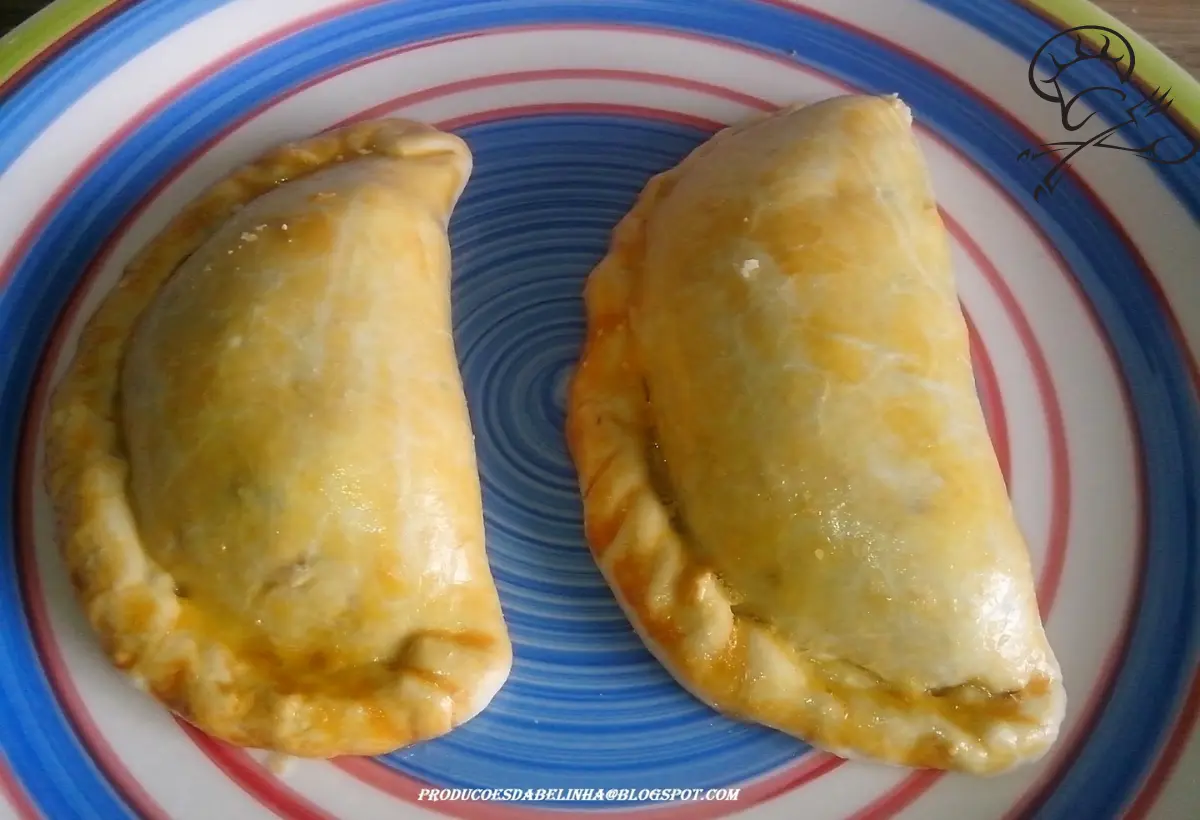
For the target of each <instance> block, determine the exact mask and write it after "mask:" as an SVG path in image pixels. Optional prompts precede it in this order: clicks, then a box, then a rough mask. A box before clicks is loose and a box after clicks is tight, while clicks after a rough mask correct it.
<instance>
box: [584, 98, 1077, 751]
mask: <svg viewBox="0 0 1200 820" xmlns="http://www.w3.org/2000/svg"><path fill="white" fill-rule="evenodd" d="M585 301H586V306H587V322H588V335H587V342H586V346H585V350H584V353H583V356H582V359H581V362H580V366H579V369H578V371H577V373H576V375H575V378H574V381H573V384H572V390H571V397H570V402H569V413H568V423H567V424H568V442H569V445H570V448H571V452H572V456H573V458H574V460H575V463H576V466H577V468H578V472H579V479H580V485H581V488H582V490H583V494H584V510H585V515H584V518H585V527H586V535H587V540H588V542H589V544H590V546H591V549H592V552H593V554H594V555H595V557H596V560H597V563H598V564H599V566H600V568H601V570H602V572H603V573H604V575H605V577H606V578H607V580H608V582H609V584H610V585H611V587H612V588H613V590H614V592H615V594H616V596H617V598H618V600H619V601H620V603H621V605H622V607H623V608H624V610H625V612H626V613H627V615H628V616H629V618H630V620H631V622H632V623H633V625H634V626H635V627H636V629H637V630H638V632H639V634H640V635H641V636H642V638H643V640H644V641H645V642H646V643H647V646H648V647H649V648H650V649H651V650H652V651H653V652H654V654H655V655H656V656H657V657H658V658H659V659H660V660H661V661H662V663H663V664H664V666H665V667H666V668H667V669H668V670H669V671H670V672H671V673H672V674H673V675H674V676H675V677H676V678H677V679H678V680H679V681H680V683H681V684H682V685H683V686H685V687H686V688H687V689H688V690H689V691H691V692H692V693H693V694H695V695H696V696H697V697H699V698H700V699H702V700H704V701H705V702H707V703H709V704H710V705H712V706H714V707H715V708H717V709H719V710H722V711H724V712H725V713H727V714H729V715H732V716H735V717H739V718H743V719H747V720H752V721H757V722H760V723H763V724H766V725H769V726H773V727H776V728H778V729H781V730H783V731H785V732H787V733H790V734H793V735H796V736H798V737H800V738H803V739H805V740H807V741H808V742H810V743H812V744H814V745H817V746H820V747H823V748H825V749H828V750H830V751H833V752H835V753H837V754H841V755H843V756H849V757H859V756H861V757H868V758H874V759H878V760H882V761H886V762H890V763H895V764H901V765H908V766H918V767H934V768H945V769H955V770H961V771H966V772H972V773H980V774H987V773H996V772H1000V771H1004V770H1006V769H1009V768H1011V767H1012V766H1014V765H1016V764H1019V763H1021V762H1025V761H1029V760H1033V759H1036V758H1038V757H1040V756H1041V755H1042V754H1044V753H1045V752H1046V750H1047V749H1048V748H1049V746H1050V745H1051V744H1052V743H1053V742H1054V740H1055V738H1056V737H1057V734H1058V730H1059V724H1060V723H1061V720H1062V717H1063V711H1064V708H1065V694H1064V689H1063V685H1062V680H1061V673H1060V669H1059V665H1058V662H1057V660H1056V658H1055V656H1054V653H1053V651H1052V649H1051V647H1050V645H1049V644H1048V642H1047V638H1046V635H1045V632H1044V629H1043V625H1042V622H1041V619H1040V616H1039V613H1038V606H1037V601H1036V598H1035V589H1034V580H1033V574H1032V571H1031V568H1030V559H1029V554H1028V550H1027V547H1026V544H1025V542H1024V540H1023V538H1022V535H1021V533H1020V531H1019V530H1018V527H1017V524H1016V521H1015V519H1014V515H1013V511H1012V508H1011V505H1010V501H1009V498H1008V495H1007V491H1006V488H1005V484H1004V480H1003V476H1002V474H1001V472H1000V469H999V466H998V463H997V459H996V456H995V452H994V450H993V448H992V444H991V441H990V440H989V437H988V432H987V429H986V426H985V421H984V416H983V411H982V409H981V407H980V403H979V400H978V397H977V395H976V392H975V385H974V379H973V375H972V371H971V362H970V352H969V345H968V336H967V329H966V324H965V320H964V318H963V315H962V312H961V309H960V306H959V304H958V301H957V297H956V289H955V283H954V278H953V274H952V271H951V267H950V257H949V249H948V241H947V238H946V236H945V231H944V227H943V225H942V223H941V220H940V217H939V215H938V211H937V206H936V203H935V200H934V196H933V193H932V190H931V185H930V182H929V179H928V174H927V170H926V166H925V164H924V160H923V157H922V155H921V153H920V151H919V148H918V146H917V144H916V141H915V139H914V137H913V135H912V132H911V115H910V113H909V111H908V109H907V108H906V107H905V105H904V104H903V103H902V102H901V101H899V100H898V99H895V98H891V97H871V96H849V97H840V98H834V99H832V100H827V101H824V102H821V103H818V104H815V105H812V106H808V107H801V108H793V109H788V110H786V111H782V112H779V113H777V114H775V115H772V116H769V117H766V118H764V119H760V120H758V121H755V122H751V123H748V124H746V125H743V126H738V127H734V128H730V129H726V130H725V131H723V132H721V133H719V134H718V135H716V136H715V137H714V138H713V139H712V140H710V141H709V142H708V143H706V144H705V145H703V146H701V147H700V148H698V149H697V150H696V151H694V152H693V153H692V154H691V155H690V156H689V157H688V158H686V159H685V160H684V161H683V162H682V163H681V164H680V165H679V166H677V167H676V168H674V169H672V170H670V171H668V172H666V173H663V174H661V175H659V176H657V177H655V178H654V179H653V180H652V181H651V182H650V183H649V184H648V185H647V187H646V188H645V190H644V191H643V192H642V194H641V196H640V197H639V199H638V201H637V203H636V205H635V207H634V208H633V209H632V211H631V212H630V213H629V214H628V215H627V216H626V217H625V219H624V220H623V221H622V222H621V223H620V225H619V226H618V227H617V229H616V231H615V232H614V236H613V240H612V246H611V248H610V252H609V254H608V255H607V257H606V258H605V259H604V260H603V261H602V262H601V264H600V265H598V266H597V268H596V269H595V270H594V271H593V272H592V273H591V275H590V277H589V279H588V282H587V286H586V293H585Z"/></svg>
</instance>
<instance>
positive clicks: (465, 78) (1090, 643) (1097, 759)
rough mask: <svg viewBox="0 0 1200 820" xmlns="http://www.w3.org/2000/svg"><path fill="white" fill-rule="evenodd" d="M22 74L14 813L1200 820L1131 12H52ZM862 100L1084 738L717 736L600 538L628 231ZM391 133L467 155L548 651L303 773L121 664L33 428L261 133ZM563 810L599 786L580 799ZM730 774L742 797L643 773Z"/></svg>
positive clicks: (1156, 271) (713, 4)
mask: <svg viewBox="0 0 1200 820" xmlns="http://www.w3.org/2000/svg"><path fill="white" fill-rule="evenodd" d="M1078 26H1082V27H1084V28H1082V29H1079V30H1076V31H1069V32H1066V33H1060V32H1064V30H1066V29H1069V28H1072V27H1078ZM1081 43H1082V44H1081ZM1105 43H1107V48H1105V47H1104V44H1105ZM0 66H3V69H2V71H3V73H4V74H7V75H10V76H8V77H7V80H6V81H5V83H4V85H3V86H0V95H2V96H0V816H3V817H13V816H15V817H19V818H35V817H45V818H50V820H59V818H76V817H80V818H82V817H87V818H103V820H110V818H112V819H114V820H115V818H126V817H142V818H150V819H151V820H157V819H158V818H203V820H211V818H230V820H240V819H241V818H247V819H248V820H255V819H256V818H267V817H271V816H277V817H283V818H296V819H297V820H327V819H328V818H348V819H350V818H352V819H353V820H371V818H389V819H392V820H394V818H404V819H405V820H407V819H408V818H418V817H431V818H432V817H435V816H438V815H441V816H449V817H458V818H468V819H471V818H487V820H492V818H495V819H496V820H524V818H531V820H536V818H537V817H542V816H544V815H545V813H546V812H560V813H561V812H568V813H570V816H572V817H583V816H584V815H589V816H590V815H591V814H593V813H596V812H604V813H606V815H607V816H610V817H620V818H635V817H636V818H645V820H674V819H675V818H688V819H694V820H702V818H718V817H728V816H732V815H738V816H745V817H753V818H760V819H761V820H766V819H768V818H778V819H779V820H797V818H804V820H823V819H824V818H855V819H856V820H867V819H868V818H870V820H884V818H893V817H896V818H921V820H952V819H953V820H959V819H960V818H970V819H971V820H973V819H974V818H1013V819H1014V820H1015V818H1023V817H1038V818H1062V820H1077V819H1078V818H1087V819H1088V820H1091V818H1112V817H1118V816H1126V817H1130V818H1141V817H1154V818H1168V819H1170V820H1185V818H1186V819H1187V820H1194V818H1196V817H1197V816H1200V810H1198V809H1197V807H1198V806H1200V782H1198V778H1200V741H1197V740H1196V739H1195V738H1193V735H1192V729H1193V725H1194V723H1195V722H1196V717H1197V711H1198V706H1200V685H1198V684H1197V655H1198V649H1200V619H1198V614H1197V608H1196V602H1197V593H1198V591H1200V520H1198V507H1197V500H1198V499H1200V413H1198V402H1197V389H1196V386H1197V370H1196V358H1195V357H1196V350H1197V346H1200V277H1198V276H1197V275H1196V273H1197V271H1196V266H1197V260H1200V230H1198V229H1197V216H1198V215H1200V159H1194V161H1193V158H1192V157H1191V155H1192V154H1193V153H1195V152H1196V145H1197V141H1200V136H1198V131H1197V125H1196V123H1197V122H1200V87H1198V86H1197V84H1196V83H1195V82H1194V81H1193V80H1191V79H1190V78H1188V77H1187V76H1186V75H1185V74H1184V73H1183V72H1182V71H1180V70H1179V69H1178V68H1176V67H1174V66H1173V65H1171V64H1170V63H1169V62H1168V61H1167V60H1166V59H1165V58H1164V57H1163V56H1162V55H1160V54H1159V53H1157V52H1155V51H1154V50H1153V49H1152V48H1151V47H1150V46H1149V45H1148V44H1146V43H1145V42H1144V41H1142V40H1141V39H1139V38H1137V37H1136V36H1134V35H1133V34H1131V33H1129V32H1128V31H1127V30H1125V29H1123V28H1121V27H1120V26H1119V25H1118V24H1116V23H1115V21H1113V20H1112V19H1111V18H1108V17H1106V16H1105V15H1104V14H1102V13H1101V12H1099V11H1098V10H1096V9H1095V8H1093V7H1091V6H1089V5H1086V4H1084V3H1080V2H1069V1H1068V0H1058V2H1048V1H1045V2H1042V1H1039V2H1038V3H1036V4H1035V3H1016V2H1008V1H1007V0H924V1H922V2H918V0H904V1H901V0H887V1H886V2H885V0H878V1H877V2H869V1H868V0H706V2H702V3H700V2H697V3H681V2H677V0H575V1H574V2H556V1H555V0H402V1H401V0H395V2H379V0H288V2H283V0H141V2H122V1H121V0H118V1H117V2H109V3H100V2H95V1H94V0H83V1H82V2H74V1H73V0H62V2H60V3H58V4H56V5H55V6H54V7H53V8H52V9H51V10H49V11H47V12H45V13H44V14H42V15H40V16H39V17H37V18H35V19H34V20H33V21H31V22H30V23H28V24H27V25H26V26H24V27H23V28H21V29H19V30H18V31H17V32H16V33H14V34H11V35H9V37H8V38H7V40H6V41H5V42H4V45H3V51H2V52H0ZM0 78H2V77H0ZM847 90H859V91H874V92H898V93H899V94H900V95H901V96H902V97H903V98H904V99H905V100H906V101H907V102H908V103H909V104H910V105H911V106H912V107H913V109H914V111H915V113H916V117H917V120H918V130H919V135H920V141H921V144H922V146H923V148H924V150H925V152H926V154H927V156H928V158H929V162H930V163H931V165H932V171H933V176H934V183H935V187H936V189H937V193H938V197H939V200H940V204H941V207H942V209H943V212H944V214H945V219H946V223H947V225H948V226H949V229H950V232H951V234H952V238H953V247H954V262H955V266H956V270H957V275H958V279H959V282H960V287H961V296H962V301H963V303H964V306H965V309H966V312H967V314H968V316H969V318H970V322H971V327H972V330H973V341H974V343H975V345H974V353H975V362H976V366H977V377H978V383H979V386H980V391H981V393H982V396H983V401H984V403H985V405H986V407H987V415H988V420H989V423H990V426H991V431H992V434H993V439H994V442H995V445H996V449H997V452H998V454H999V457H1000V459H1001V461H1002V464H1003V467H1004V470H1005V472H1006V475H1007V477H1008V480H1009V486H1010V489H1011V493H1012V497H1013V499H1014V502H1015V505H1016V509H1017V511H1018V514H1019V518H1020V523H1021V526H1022V527H1023V529H1024V531H1025V533H1026V535H1027V537H1028V540H1029V542H1030V545H1031V549H1032V550H1033V553H1034V559H1035V563H1036V567H1037V570H1038V573H1039V579H1040V581H1039V583H1040V587H1039V591H1040V600H1041V605H1042V609H1043V612H1044V614H1045V616H1046V619H1047V622H1048V624H1049V632H1050V637H1051V639H1052V641H1053V643H1054V646H1055V647H1056V649H1057V651H1058V654H1059V657H1060V659H1061V661H1062V665H1063V669H1064V673H1065V676H1066V680H1067V685H1068V689H1069V694H1070V709H1069V713H1068V716H1067V721H1066V725H1065V728H1064V732H1063V735H1062V737H1061V740H1060V742H1059V743H1058V745H1057V747H1056V748H1055V750H1054V752H1053V754H1051V755H1050V756H1049V757H1048V758H1047V759H1045V760H1044V761H1043V762H1042V763H1040V764H1038V765H1035V766H1031V767H1028V768H1026V769H1022V770H1020V771H1018V772H1016V773H1014V774H1011V775H1008V776H1004V777H1001V778H997V779H991V780H983V781H980V780H974V779H970V778H967V777H963V776H952V775H943V774H939V773H934V772H924V771H909V770H903V769H898V768H887V767H880V766H873V765H868V764H862V763H847V762H844V761H842V760H840V759H837V758H834V757H831V756H829V755H827V754H823V753H820V752H817V751H813V750H810V749H809V748H808V747H806V746H805V745H803V744H801V743H799V742H798V741H795V740H792V739H789V738H786V737H783V736H781V735H779V734H776V733H774V732H771V731H768V730H766V729H762V728H756V727H753V726H748V725H743V724H739V723H735V722H731V721H729V720H726V719H723V718H721V717H719V716H717V715H716V714H714V713H713V712H712V711H710V710H709V709H707V708H706V707H704V706H702V705H701V704H699V703H698V702H697V701H695V700H693V699H692V698H691V697H689V696H688V695H687V694H685V693H684V692H683V690H682V689H680V688H679V687H678V686H677V685H676V684H675V683H673V682H672V680H671V679H670V678H669V677H668V676H667V675H666V673H665V672H664V671H663V670H662V669H661V668H660V667H659V665H658V664H657V663H655V661H654V660H653V659H652V658H651V657H650V655H649V654H648V653H647V652H646V650H644V649H643V648H642V646H641V644H640V643H639V641H638V640H637V638H636V637H635V636H634V633H633V632H632V631H631V629H630V627H629V625H628V623H627V622H626V620H625V619H624V618H623V617H622V615H621V612H620V610H619V609H618V607H617V605H616V604H615V603H614V601H613V598H612V596H611V594H610V593H609V591H608V590H607V588H606V587H605V585H604V584H603V583H602V581H601V578H600V575H599V574H598V572H597V570H596V568H595V566H594V565H593V563H592V559H591V558H590V555H589V553H588V550H587V549H586V547H585V545H584V543H583V540H582V533H581V524H580V501H579V497H578V493H577V490H576V485H575V477H574V472H573V470H572V467H571V464H570V462H569V461H568V457H567V452H566V449H565V445H564V442H563V431H562V427H563V412H564V411H563V401H564V386H565V383H566V381H567V379H568V377H569V375H570V372H571V368H572V364H573V362H574V360H575V359H576V356H577V354H578V352H579V348H580V344H581V337H582V332H583V327H584V324H583V315H582V305H581V298H580V288H581V283H582V281H583V278H584V276H585V274H586V273H587V272H588V270H589V268H590V267H591V266H592V265H593V264H594V263H595V262H596V261H597V260H598V259H599V257H600V255H601V254H602V252H603V251H604V248H605V244H606V241H607V238H608V233H609V231H610V229H611V228H612V227H613V225H614V224H615V222H616V221H617V219H618V218H619V217H620V216H621V214H622V213H623V212H624V211H625V209H626V208H627V207H629V205H630V204H631V203H632V201H633V198H634V195H635V194H636V193H637V191H638V189H639V188H640V187H641V186H642V184H643V183H644V182H645V181H646V180H647V179H648V178H649V177H650V175H651V174H653V173H655V172H657V171H659V170H662V169H665V168H667V167H668V166H670V165H672V164H673V163H674V162H675V161H677V160H678V159H679V158H681V157H682V156H683V155H684V154H685V153H686V152H687V151H688V150H690V149H691V148H693V147H694V146H695V145H697V144H698V143H700V142H701V141H702V140H704V139H705V138H706V136H707V135H709V134H711V133H712V132H713V131H714V130H715V129H717V128H718V127H720V126H721V125H722V124H725V123H730V122H734V121H736V120H739V119H742V118H744V117H746V116H748V115H751V114H754V113H756V112H759V111H765V110H769V109H772V108H774V107H776V106H780V105H783V104H786V103H792V102H796V101H805V100H817V99H820V98H823V97H827V96H830V95H833V94H837V93H840V92H845V91H847ZM1156 90H1157V93H1156ZM1081 94H1082V95H1083V96H1082V97H1080V98H1079V99H1078V101H1075V102H1074V103H1073V104H1071V103H1072V101H1073V100H1075V99H1076V97H1077V96H1078V95H1081ZM1168 103H1170V104H1169V105H1168ZM1064 111H1065V113H1064ZM396 112H402V113H404V114H406V115H408V116H411V117H416V118H419V119H422V120H426V121H429V122H432V123H436V124H439V125H440V126H442V127H443V128H448V129H453V130H454V131H456V132H457V133H459V134H461V135H462V136H463V137H465V138H466V140H467V141H468V142H469V143H470V145H471V147H472V148H473V150H474V152H475V168H476V171H475V174H474V177H473V178H472V181H471V183H470V186H469V187H468V189H467V192H466V195H465V197H464V199H463V200H462V202H461V204H460V206H459V208H458V210H457V212H456V214H455V216H454V219H453V222H452V225H451V234H452V241H453V250H454V255H455V276H454V291H453V298H454V311H455V332H456V340H457V344H458V350H459V355H460V357H461V361H462V368H463V372H464V374H465V381H466V388H467V394H468V399H469V402H470V405H471V412H472V416H473V420H474V424H475V431H476V433H477V437H478V449H479V458H480V466H481V471H482V476H483V483H484V495H485V504H486V520H487V527H488V550H489V554H490V558H491V562H492V566H493V568H494V571H495V573H496V576H497V579H498V583H499V586H500V590H501V594H502V597H503V602H504V605H505V612H506V616H507V619H508V624H509V627H510V629H511V631H512V635H513V639H514V641H515V644H516V662H515V667H514V670H513V674H512V678H511V680H510V681H509V682H508V684H507V685H506V686H505V688H504V690H503V691H502V692H501V694H500V695H499V696H498V697H497V698H496V700H495V701H494V703H493V705H492V706H491V707H490V708H489V709H488V710H487V711H486V712H485V713H484V714H483V715H482V716H480V717H478V718H477V719H475V720H474V721H472V722H471V723H469V724H468V725H467V726H465V727H464V728H462V729H460V730H458V731H455V732H454V733H453V734H451V735H450V736H447V737H445V738H443V739H440V740H437V741H435V742H431V743H427V744H424V745H422V746H420V747H418V748H414V749H411V750H409V751H406V752H403V753H399V754H394V755H389V756H387V757H382V758H378V759H342V760H335V761H332V762H328V763H313V762H306V763H301V764H297V765H296V766H295V767H294V768H293V769H292V770H291V771H290V772H288V773H287V774H286V775H285V776H283V777H276V776H275V775H273V774H272V773H271V772H270V771H269V770H268V769H267V768H265V767H264V766H263V763H262V760H261V759H260V758H259V757H257V756H256V755H254V754H249V753H246V752H243V751H240V750H236V749H233V748H230V747H228V746H225V745H222V744H220V743H216V742H214V741H212V740H210V739H208V738H206V737H204V736H202V735H201V734H199V733H197V732H196V731H194V730H192V729H189V728H188V727H186V726H184V725H181V724H180V723H178V722H176V721H174V720H173V719H172V718H170V717H169V716H168V715H167V714H166V713H165V712H163V711H161V710H160V709H158V708H157V707H156V706H155V705H153V704H152V703H151V702H150V701H149V700H148V699H147V698H146V697H144V696H143V695H141V694H139V693H138V692H137V691H135V690H134V689H133V687H132V686H130V685H129V684H127V683H126V682H125V681H124V679H123V678H122V677H120V676H119V675H118V674H117V673H116V672H114V671H113V670H112V669H111V668H110V667H109V665H108V664H107V663H106V662H105V661H104V660H103V658H102V657H101V655H100V652H99V649H98V647H97V644H96V642H95V640H94V639H93V637H92V635H91V632H90V631H89V629H87V628H86V626H85V623H84V620H83V618H82V617H81V613H80V611H79V610H78V608H77V606H76V605H75V603H74V601H73V599H72V598H71V597H70V595H69V590H68V587H69V584H68V580H67V578H66V576H65V573H64V570H63V567H62V564H61V563H60V560H59V558H58V555H57V550H56V547H55V544H54V542H53V539H52V535H51V528H50V517H49V514H48V510H47V503H46V499H45V497H44V493H43V490H42V466H41V461H40V458H41V456H40V450H39V445H38V441H39V439H40V435H39V429H40V426H41V425H42V423H43V416H44V409H45V401H46V395H47V390H48V387H49V385H51V384H52V383H53V382H54V380H55V378H56V377H57V374H59V373H60V372H61V371H62V368H63V365H64V363H65V361H66V358H67V357H68V356H69V355H70V353H71V352H72V349H73V346H74V344H75V336H76V333H77V331H78V328H79V325H80V322H81V321H82V319H83V317H85V316H86V315H87V314H88V313H89V312H90V311H91V310H92V309H93V308H94V306H95V305H96V302H97V299H98V298H99V297H100V296H101V294H102V293H104V291H105V290H106V288H109V287H110V286H111V284H112V283H113V281H114V280H115V278H116V276H117V275H118V272H119V271H120V269H121V267H122V265H123V264H124V263H125V262H126V261H127V260H128V259H129V258H130V256H131V255H132V254H133V253H134V251H135V250H136V249H137V248H138V247H139V246H140V245H141V244H142V243H143V242H144V241H145V240H147V239H148V238H149V237H150V236H151V235H152V233H153V232H155V231H156V230H157V229H158V228H159V227H161V226H162V225H163V224H164V223H165V222H166V220H167V219H168V218H169V217H170V216H171V215H172V213H173V212H174V211H175V210H176V209H177V208H179V207H180V205H181V204H182V203H184V202H185V201H186V200H188V199H189V198H190V197H192V196H193V195H195V194H196V193H198V192H199V191H200V190H201V189H202V188H203V187H205V186H206V185H207V184H208V183H210V182H212V181H213V180H215V179H216V178H218V177H220V176H222V175H223V174H224V173H226V172H227V171H228V170H230V169H231V168H233V167H234V166H236V165H238V164H239V163H241V162H243V161H245V160H248V159H250V158H251V157H253V156H255V155H256V154H258V153H259V152H260V151H262V150H264V149H265V148H267V147H268V146H272V145H274V144H276V143H278V142H280V141H283V140H285V139H290V138H295V137H302V136H305V135H309V134H311V133H313V132H317V131H320V130H322V129H325V128H329V127H331V126H333V125H335V124H338V123H343V122H347V121H351V120H356V119H362V118H367V117H373V116H376V115H382V114H391V113H396ZM1092 114H1094V115H1093V116H1089V115H1092ZM1047 146H1049V147H1047ZM429 788H439V789H440V788H446V789H454V788H462V789H470V788H497V789H508V790H518V792H509V795H510V796H515V797H519V798H520V799H519V800H515V801H512V802H508V803H484V802H477V801H476V802H472V801H454V800H444V801H441V802H436V803H433V802H429V801H428V800H424V801H422V800H420V799H419V798H420V796H421V790H422V789H429ZM572 788H575V789H588V790H595V793H596V794H598V795H601V796H603V797H604V798H605V799H604V800H600V801H596V800H583V799H579V794H578V793H576V794H575V795H574V797H575V799H557V798H559V797H563V798H571V797H572V794H571V793H570V792H566V791H564V792H563V793H562V794H561V795H560V794H559V793H557V792H554V791H552V790H556V789H564V790H566V789H572ZM718 788H720V789H730V790H736V792H729V793H725V794H724V796H725V797H727V798H728V797H736V799H725V800H717V799H709V800H696V801H688V800H678V799H676V800H670V801H662V800H656V799H654V794H653V793H652V792H651V791H650V790H654V789H700V790H703V791H704V792H705V794H702V797H703V796H707V790H708V789H718ZM539 790H543V791H540V792H539ZM450 794H453V793H450ZM548 798H549V799H548Z"/></svg>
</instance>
